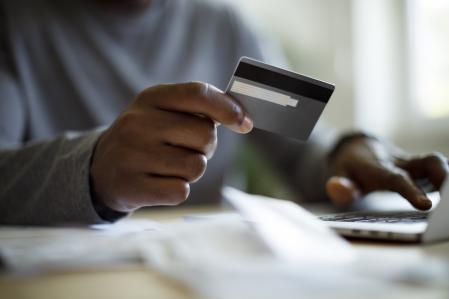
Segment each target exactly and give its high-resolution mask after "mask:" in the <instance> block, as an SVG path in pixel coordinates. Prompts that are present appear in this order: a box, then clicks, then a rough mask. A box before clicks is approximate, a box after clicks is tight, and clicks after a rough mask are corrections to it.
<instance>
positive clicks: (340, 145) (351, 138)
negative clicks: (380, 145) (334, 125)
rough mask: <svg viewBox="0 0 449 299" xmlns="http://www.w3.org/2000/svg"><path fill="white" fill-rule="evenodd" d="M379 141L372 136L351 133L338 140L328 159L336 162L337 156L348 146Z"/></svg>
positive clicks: (362, 133)
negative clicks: (360, 142)
mask: <svg viewBox="0 0 449 299" xmlns="http://www.w3.org/2000/svg"><path fill="white" fill-rule="evenodd" d="M367 140H368V141H379V139H378V138H377V137H375V136H374V135H371V134H367V133H364V132H351V133H347V134H344V135H342V136H341V137H340V139H338V141H337V142H336V143H335V145H334V147H333V148H332V149H331V151H330V152H329V154H328V156H327V158H328V162H332V161H333V160H335V158H336V156H338V155H339V154H340V152H341V151H342V150H343V149H344V148H346V147H347V146H349V145H351V144H353V143H354V142H358V141H367Z"/></svg>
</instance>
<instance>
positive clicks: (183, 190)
mask: <svg viewBox="0 0 449 299" xmlns="http://www.w3.org/2000/svg"><path fill="white" fill-rule="evenodd" d="M189 193H190V185H189V184H188V183H187V182H184V181H182V182H179V183H177V184H176V185H175V186H174V187H173V192H172V196H171V198H170V199H169V201H170V202H169V203H170V204H171V205H178V204H180V203H182V202H184V201H186V200H187V198H188V197H189Z"/></svg>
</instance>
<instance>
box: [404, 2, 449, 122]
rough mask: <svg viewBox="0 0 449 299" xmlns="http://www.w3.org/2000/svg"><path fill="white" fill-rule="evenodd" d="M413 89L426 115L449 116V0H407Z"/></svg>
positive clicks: (415, 101) (416, 105)
mask: <svg viewBox="0 0 449 299" xmlns="http://www.w3.org/2000/svg"><path fill="white" fill-rule="evenodd" d="M407 3H408V5H409V7H408V13H409V14H408V22H409V23H408V24H409V27H408V28H409V38H410V40H409V41H410V44H409V45H410V56H409V59H410V66H411V68H410V83H411V84H410V87H411V89H410V91H411V96H412V99H413V109H414V110H415V112H418V114H420V115H421V116H424V117H426V118H443V117H449V1H448V0H431V1H429V0H410V1H407Z"/></svg>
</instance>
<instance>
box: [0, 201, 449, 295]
mask: <svg viewBox="0 0 449 299" xmlns="http://www.w3.org/2000/svg"><path fill="white" fill-rule="evenodd" d="M216 211H218V207H186V208H172V209H167V208H164V209H148V210H143V211H139V212H137V213H135V215H133V218H140V219H142V218H144V219H152V220H157V221H167V220H174V219H179V218H180V217H182V216H183V215H185V214H192V213H209V212H216ZM352 243H353V244H354V245H355V246H354V247H355V248H356V250H357V251H358V252H359V253H360V255H361V257H362V258H361V260H362V262H363V260H369V259H371V258H373V257H376V258H377V259H378V258H379V257H383V258H385V261H386V262H388V263H390V266H391V263H394V262H395V261H396V260H397V261H398V262H399V261H400V263H416V262H418V261H421V260H427V259H432V260H437V261H441V262H443V263H444V262H446V263H449V242H446V243H440V244H435V245H427V246H420V245H410V244H392V243H373V242H361V241H357V242H352ZM429 295H431V294H429ZM440 295H441V294H440V293H438V294H435V296H426V297H427V298H440ZM446 295H448V294H446ZM0 298H45V299H51V298H164V299H170V298H196V297H195V295H194V294H193V293H192V292H191V291H190V290H188V289H187V288H186V287H184V286H183V285H181V284H179V283H177V282H175V281H173V280H171V279H168V278H166V277H163V276H161V275H160V274H158V273H156V272H154V271H151V270H150V269H148V268H144V267H140V266H122V267H118V266H117V267H114V268H112V267H111V268H109V269H102V270H98V271H92V270H90V271H83V272H68V273H47V274H43V275H38V276H30V277H12V276H9V275H3V276H0Z"/></svg>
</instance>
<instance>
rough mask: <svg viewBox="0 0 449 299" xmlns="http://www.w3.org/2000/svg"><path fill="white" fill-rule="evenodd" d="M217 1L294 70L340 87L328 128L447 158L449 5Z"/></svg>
mask: <svg viewBox="0 0 449 299" xmlns="http://www.w3.org/2000/svg"><path fill="white" fill-rule="evenodd" d="M211 1H218V0H211ZM220 1H225V2H229V3H230V4H231V5H234V6H235V7H237V9H238V10H239V11H240V12H241V13H242V14H243V15H244V16H245V17H246V18H247V19H248V20H249V22H251V23H252V24H253V25H254V26H255V27H256V28H257V29H258V30H259V31H261V32H262V33H263V34H264V35H266V36H267V37H269V38H270V39H272V40H274V41H275V42H276V43H278V44H279V46H280V47H281V49H282V51H283V53H284V54H285V56H286V57H287V59H288V62H289V65H290V67H291V69H293V70H295V71H297V72H299V73H303V74H306V75H310V76H313V77H316V78H319V79H322V80H325V81H329V82H332V83H335V85H336V91H335V93H334V96H333V98H332V100H331V101H330V104H329V105H328V107H327V108H326V110H325V112H324V119H325V120H326V121H327V122H328V123H329V124H330V125H332V126H334V127H336V128H339V129H353V128H356V129H363V130H366V131H368V132H371V133H375V134H377V135H379V136H382V137H385V138H387V139H389V140H391V141H393V142H394V143H396V144H398V145H399V146H401V147H403V148H405V149H406V150H407V151H409V152H411V153H416V154H419V153H423V152H430V151H440V152H442V153H444V154H445V155H446V156H449V132H448V129H449V1H448V0H431V1H429V0H408V1H406V0H377V1H372V0H339V1H335V0H277V1H271V0H246V1H238V0H220ZM250 156H252V152H250V153H247V154H246V157H243V159H245V160H246V161H248V157H250ZM259 162H260V161H257V162H253V164H255V165H259V164H260V163H259ZM250 164H251V162H250ZM257 167H260V166H257ZM257 167H256V168H257ZM250 168H251V167H250ZM249 171H250V172H251V169H250V170H249ZM254 171H255V172H256V173H259V176H260V173H261V172H260V170H259V169H256V170H254V169H253V172H254ZM268 181H272V179H268ZM248 184H249V186H248V189H249V191H255V192H259V193H267V192H263V191H262V192H260V190H252V189H254V188H252V187H251V185H252V184H251V176H250V177H249V179H248ZM254 185H258V186H261V185H263V184H260V180H258V182H257V184H254ZM269 185H270V184H269ZM269 189H272V187H271V186H270V187H269ZM268 193H272V192H268ZM271 195H279V194H277V193H276V192H275V194H271Z"/></svg>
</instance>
